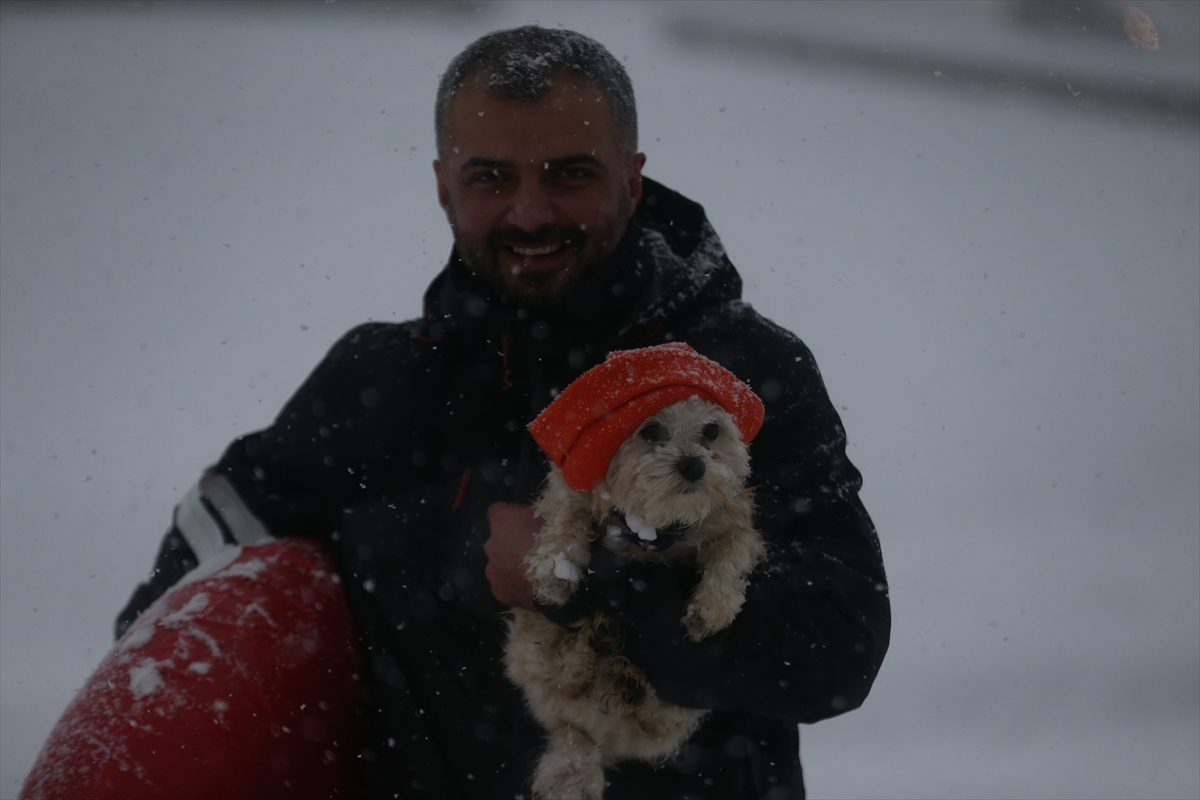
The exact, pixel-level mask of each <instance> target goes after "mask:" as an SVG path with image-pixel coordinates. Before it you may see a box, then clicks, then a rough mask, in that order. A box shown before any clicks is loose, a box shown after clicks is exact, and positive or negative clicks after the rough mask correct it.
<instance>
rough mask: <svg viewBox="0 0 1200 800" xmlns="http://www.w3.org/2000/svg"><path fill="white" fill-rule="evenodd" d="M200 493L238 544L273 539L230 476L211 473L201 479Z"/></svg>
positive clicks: (256, 542) (257, 542)
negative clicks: (243, 498)
mask: <svg viewBox="0 0 1200 800" xmlns="http://www.w3.org/2000/svg"><path fill="white" fill-rule="evenodd" d="M200 493H201V494H202V495H203V496H204V499H205V500H207V501H208V502H209V503H210V504H211V505H212V507H213V508H215V509H216V511H217V513H218V514H220V515H221V520H222V521H223V522H224V523H225V527H226V528H228V529H229V532H230V533H232V534H233V538H234V540H236V541H237V543H238V544H259V543H261V542H267V541H270V540H271V539H272V536H271V533H270V532H269V531H268V530H267V526H265V525H263V524H262V520H260V519H259V518H258V517H256V516H254V512H253V511H251V510H250V509H249V508H248V507H247V506H246V504H245V503H244V502H242V497H241V495H239V494H238V491H237V489H235V488H234V486H233V484H232V483H231V482H230V480H229V478H226V477H225V476H224V475H219V474H215V473H210V474H208V475H205V476H204V477H203V478H201V479H200Z"/></svg>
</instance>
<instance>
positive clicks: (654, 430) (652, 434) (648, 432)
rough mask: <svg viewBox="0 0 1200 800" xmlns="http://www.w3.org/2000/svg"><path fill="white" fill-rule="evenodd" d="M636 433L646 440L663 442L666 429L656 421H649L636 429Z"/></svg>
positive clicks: (665, 436)
mask: <svg viewBox="0 0 1200 800" xmlns="http://www.w3.org/2000/svg"><path fill="white" fill-rule="evenodd" d="M638 435H639V436H641V437H642V438H643V439H645V440H646V441H647V442H665V441H666V440H667V429H666V428H664V427H663V426H662V425H659V424H658V423H657V422H651V423H650V424H649V425H647V426H645V427H644V428H642V429H641V430H640V431H638Z"/></svg>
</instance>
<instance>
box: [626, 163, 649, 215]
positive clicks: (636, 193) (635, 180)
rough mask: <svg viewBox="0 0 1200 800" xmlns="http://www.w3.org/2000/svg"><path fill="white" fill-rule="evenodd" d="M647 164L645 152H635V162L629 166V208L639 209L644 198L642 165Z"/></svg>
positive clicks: (632, 209) (631, 209) (631, 210)
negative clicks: (638, 206)
mask: <svg viewBox="0 0 1200 800" xmlns="http://www.w3.org/2000/svg"><path fill="white" fill-rule="evenodd" d="M645 165H646V154H645V153H634V156H633V163H632V164H631V165H630V167H629V210H630V212H631V213H632V212H633V211H635V210H637V205H638V202H639V201H640V200H641V199H642V167H644V166H645Z"/></svg>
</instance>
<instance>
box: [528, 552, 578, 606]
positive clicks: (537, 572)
mask: <svg viewBox="0 0 1200 800" xmlns="http://www.w3.org/2000/svg"><path fill="white" fill-rule="evenodd" d="M528 564H529V566H530V569H529V570H528V572H527V573H526V574H527V576H528V577H529V583H530V585H531V586H533V594H534V597H536V598H537V600H538V602H539V603H543V604H546V603H548V604H550V605H556V606H560V605H562V604H563V603H565V602H567V600H569V599H570V597H571V595H572V594H574V592H575V586H576V585H577V584H578V583H579V581H580V580H582V579H583V569H582V567H580V566H579V565H578V564H575V563H574V562H573V561H571V560H570V559H569V558H567V555H566V553H563V552H561V551H560V552H555V553H537V554H535V555H534V556H532V557H531V558H530V559H529V561H528Z"/></svg>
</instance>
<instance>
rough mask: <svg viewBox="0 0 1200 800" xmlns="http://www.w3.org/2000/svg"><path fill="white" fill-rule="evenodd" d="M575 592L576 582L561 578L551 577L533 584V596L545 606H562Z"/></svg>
mask: <svg viewBox="0 0 1200 800" xmlns="http://www.w3.org/2000/svg"><path fill="white" fill-rule="evenodd" d="M574 593H575V584H574V583H571V582H570V581H564V580H562V579H561V578H549V579H547V580H542V581H539V582H535V583H534V584H533V596H534V597H535V598H537V601H538V602H539V603H541V604H542V605H544V606H561V605H563V604H565V603H566V602H567V601H568V600H570V599H571V595H573V594H574Z"/></svg>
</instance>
